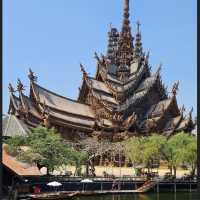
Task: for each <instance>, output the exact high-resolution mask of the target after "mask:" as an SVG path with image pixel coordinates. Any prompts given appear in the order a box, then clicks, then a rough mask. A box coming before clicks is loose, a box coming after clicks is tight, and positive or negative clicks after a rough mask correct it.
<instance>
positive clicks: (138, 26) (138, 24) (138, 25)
mask: <svg viewBox="0 0 200 200" xmlns="http://www.w3.org/2000/svg"><path fill="white" fill-rule="evenodd" d="M140 26H141V24H140V22H139V21H137V32H138V33H139V32H140Z"/></svg>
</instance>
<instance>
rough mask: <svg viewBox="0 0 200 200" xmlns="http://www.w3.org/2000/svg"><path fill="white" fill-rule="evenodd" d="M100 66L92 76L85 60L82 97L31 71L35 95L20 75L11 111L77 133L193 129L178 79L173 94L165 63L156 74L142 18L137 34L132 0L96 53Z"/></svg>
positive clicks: (27, 119)
mask: <svg viewBox="0 0 200 200" xmlns="http://www.w3.org/2000/svg"><path fill="white" fill-rule="evenodd" d="M95 58H96V60H97V70H96V74H95V76H94V77H89V76H88V74H87V72H86V71H85V69H84V66H83V65H82V64H81V65H80V67H81V71H82V73H83V81H82V85H81V88H80V91H79V96H78V99H77V100H72V99H69V98H66V97H63V96H60V95H58V94H56V93H54V92H52V91H50V90H47V89H45V88H43V87H41V86H40V85H39V84H38V83H37V77H36V76H35V75H34V74H33V72H32V71H31V70H30V72H29V79H30V94H29V96H25V95H24V94H23V90H24V87H23V84H22V83H21V81H20V80H18V86H17V91H18V93H19V97H17V96H15V95H14V93H15V92H16V91H15V90H14V89H13V87H12V86H11V84H10V86H9V88H10V94H11V95H10V107H9V113H12V114H15V115H16V116H18V117H20V118H24V120H25V121H26V122H27V123H29V124H31V125H32V126H34V125H36V124H39V123H42V124H44V125H46V126H47V127H49V126H55V127H62V128H64V129H65V128H66V127H67V128H70V129H71V130H72V131H73V132H74V131H75V132H80V131H83V132H94V131H98V130H102V129H103V130H104V131H108V132H112V133H113V132H116V131H117V132H127V133H128V132H131V133H137V134H148V133H150V132H153V131H155V132H159V133H162V134H167V135H170V134H172V133H174V132H176V131H180V130H184V131H191V130H192V129H193V127H194V123H193V121H192V117H191V112H190V113H189V115H188V116H185V114H184V109H179V107H178V105H177V101H176V94H177V91H178V83H175V84H174V85H173V87H172V91H171V94H169V92H168V91H167V89H166V87H165V86H164V84H163V83H162V80H161V75H160V71H161V65H160V66H159V67H158V70H157V71H156V72H155V73H152V72H151V67H150V65H149V52H148V53H145V52H144V51H143V48H142V34H141V31H140V23H139V22H138V23H137V31H136V36H135V41H134V37H133V36H132V33H131V27H130V22H129V0H124V14H123V24H122V30H121V31H120V32H119V31H118V30H117V29H116V28H113V27H111V28H110V31H109V33H108V49H107V54H106V55H101V57H99V56H98V55H97V53H95Z"/></svg>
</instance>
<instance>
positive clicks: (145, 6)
mask: <svg viewBox="0 0 200 200" xmlns="http://www.w3.org/2000/svg"><path fill="white" fill-rule="evenodd" d="M196 3H197V2H196V0H167V1H161V0H152V1H147V0H130V19H131V25H132V33H135V32H136V21H137V20H139V21H140V23H141V31H142V41H143V48H144V50H145V51H148V50H150V64H151V65H152V69H153V71H156V69H157V67H158V65H159V63H160V62H162V63H163V68H162V73H161V74H162V78H163V82H164V83H165V84H166V85H167V86H168V88H169V89H171V86H172V84H173V83H174V82H175V81H177V80H179V81H180V90H179V92H178V102H179V105H180V106H181V105H182V104H184V105H185V106H186V108H187V111H188V110H189V109H190V108H191V107H192V106H193V107H194V115H196V104H197V101H196V99H197V94H196V90H197V89H196V88H197V77H196V70H197V64H196V60H197V59H196V58H197V51H196V49H197V48H196V43H197V35H196V32H197V31H196V25H197V21H196V10H197V9H196ZM122 11H123V0H84V1H83V0H4V1H3V28H4V30H3V112H4V113H7V110H8V105H9V93H8V89H7V88H8V83H9V82H11V83H12V84H13V85H14V86H16V80H17V78H18V77H19V78H20V79H21V80H22V82H23V83H24V85H25V86H26V94H28V93H29V81H28V78H27V74H28V68H29V67H31V68H32V70H33V71H34V72H35V73H36V74H37V76H38V82H39V84H40V85H42V86H44V87H46V88H48V89H50V90H52V91H55V92H57V93H59V94H61V95H64V96H67V97H70V98H76V97H77V95H78V87H79V85H80V83H81V78H82V74H81V72H80V67H79V63H80V62H81V63H82V64H83V65H84V66H85V68H86V70H87V71H88V72H89V74H90V75H93V74H94V73H95V69H96V60H95V59H94V51H96V52H97V53H105V52H106V47H107V32H108V29H109V24H110V23H112V26H114V27H116V28H118V29H121V23H122Z"/></svg>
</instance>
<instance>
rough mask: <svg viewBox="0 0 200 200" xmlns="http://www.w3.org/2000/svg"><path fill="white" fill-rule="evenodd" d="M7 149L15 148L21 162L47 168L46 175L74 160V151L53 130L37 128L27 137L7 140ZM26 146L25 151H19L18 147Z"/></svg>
mask: <svg viewBox="0 0 200 200" xmlns="http://www.w3.org/2000/svg"><path fill="white" fill-rule="evenodd" d="M7 144H8V146H9V147H12V146H14V147H15V148H17V150H18V152H17V154H18V155H17V157H18V159H21V160H22V161H27V162H36V163H37V164H39V165H40V166H44V167H46V168H47V174H49V173H50V172H53V170H54V169H55V168H57V167H60V166H62V165H67V164H69V163H71V162H72V161H73V159H74V149H73V148H72V147H70V146H69V144H67V143H65V142H64V140H63V139H62V138H61V136H60V134H59V133H57V132H56V130H55V129H54V128H52V129H47V128H45V127H42V126H39V127H37V128H34V129H32V133H31V134H29V135H28V136H27V137H23V136H20V137H19V136H18V137H13V138H10V139H8V140H7ZM22 145H25V146H28V147H29V149H28V150H27V151H20V146H22Z"/></svg>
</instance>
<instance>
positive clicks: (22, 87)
mask: <svg viewBox="0 0 200 200" xmlns="http://www.w3.org/2000/svg"><path fill="white" fill-rule="evenodd" d="M23 90H25V89H24V85H23V84H22V82H21V80H20V79H19V78H18V79H17V91H18V92H21V91H23Z"/></svg>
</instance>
